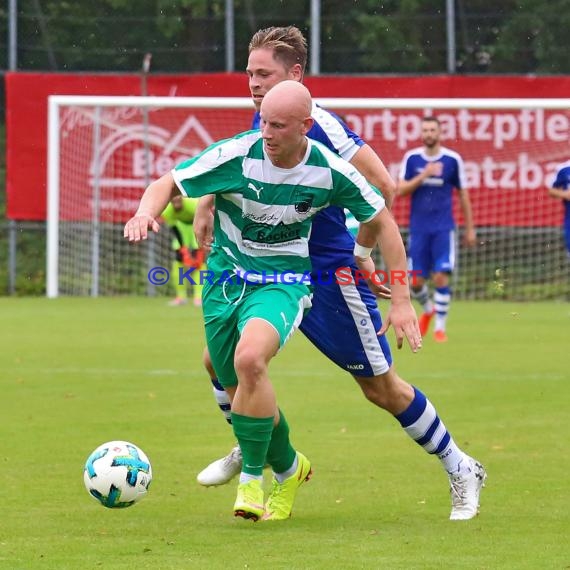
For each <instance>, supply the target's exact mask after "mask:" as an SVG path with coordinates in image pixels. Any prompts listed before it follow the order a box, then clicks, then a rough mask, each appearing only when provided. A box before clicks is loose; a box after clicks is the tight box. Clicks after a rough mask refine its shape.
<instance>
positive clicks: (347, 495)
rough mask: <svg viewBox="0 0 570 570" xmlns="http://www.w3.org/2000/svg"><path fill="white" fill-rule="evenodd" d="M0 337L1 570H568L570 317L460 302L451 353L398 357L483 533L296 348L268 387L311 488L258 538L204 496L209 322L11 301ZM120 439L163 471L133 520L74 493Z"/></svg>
mask: <svg viewBox="0 0 570 570" xmlns="http://www.w3.org/2000/svg"><path fill="white" fill-rule="evenodd" d="M0 318H1V323H2V329H1V333H0V334H1V346H2V351H1V353H0V370H1V371H2V372H1V374H2V375H1V385H2V390H1V396H0V568H2V569H4V568H6V569H10V570H29V569H36V568H41V569H57V570H62V569H78V568H85V569H93V568H104V569H105V570H115V569H129V570H131V569H134V568H137V569H146V568H148V569H151V568H152V569H158V570H166V569H189V568H191V569H194V568H199V569H202V568H204V569H208V570H209V569H218V568H219V569H225V570H227V569H230V568H231V569H233V568H242V569H243V568H248V569H262V568H263V569H266V568H270V569H282V568H283V569H284V568H288V569H313V568H315V569H320V568H323V569H329V568H342V569H368V568H370V569H376V568H386V569H416V568H417V569H431V568H433V569H441V568H453V569H462V568H469V569H474V568H475V569H490V570H491V569H492V570H494V569H499V568H515V569H532V570H536V569H538V568H541V569H542V568H547V569H558V568H559V569H563V568H568V567H569V566H570V554H569V551H568V546H567V541H568V531H569V529H570V522H569V511H570V504H569V502H568V497H569V490H570V488H569V485H568V444H569V441H570V433H569V431H570V430H569V428H568V417H569V415H568V414H569V402H570V382H569V381H570V371H569V368H570V367H569V358H568V334H569V330H570V305H568V304H546V303H544V304H517V305H515V304H507V303H459V302H458V303H455V304H454V306H453V308H452V316H451V318H450V338H451V340H450V342H449V343H448V344H446V345H437V344H434V343H433V342H432V341H431V339H427V341H426V342H425V344H424V348H423V349H422V351H421V352H420V353H419V354H417V355H413V354H412V353H411V352H410V350H409V349H406V348H404V349H403V350H402V351H398V352H396V355H395V356H396V363H397V368H398V370H399V372H400V374H401V375H402V376H403V377H404V378H406V379H407V380H408V381H410V382H412V383H414V384H416V385H417V386H418V387H420V388H421V389H422V390H423V391H424V392H425V393H426V394H427V395H428V397H429V398H430V399H431V400H432V401H433V403H434V404H435V405H436V407H437V409H438V411H439V413H440V415H441V416H442V419H443V420H444V422H445V423H446V425H447V427H448V428H449V429H450V431H451V432H452V435H453V436H454V437H455V439H456V440H457V441H458V442H459V443H460V445H461V446H463V447H464V449H465V450H466V451H468V452H469V453H470V454H472V455H473V456H475V457H477V458H478V459H479V460H481V461H482V462H483V463H484V464H485V466H486V468H487V471H488V473H489V479H488V483H487V487H486V489H484V491H483V494H482V508H481V514H480V516H479V517H477V518H476V519H474V520H472V521H469V522H455V523H452V522H450V521H449V520H448V516H449V508H450V507H449V494H448V487H447V477H446V475H445V473H444V471H443V469H442V468H441V467H440V465H439V462H438V461H437V460H436V459H435V458H433V457H430V456H427V455H426V454H425V453H424V451H423V450H422V449H421V448H419V447H418V446H417V445H415V444H414V443H413V442H411V441H410V440H409V439H408V438H407V437H406V435H405V434H404V433H403V431H402V430H401V429H400V427H399V425H398V424H397V422H396V421H395V420H394V419H393V418H391V417H390V416H389V415H388V414H387V413H385V412H382V411H380V410H378V409H377V408H374V407H373V406H372V405H371V404H369V403H367V402H366V401H365V400H364V398H363V397H362V395H361V394H360V392H359V390H358V388H357V386H356V384H355V383H354V382H353V381H352V379H351V378H350V377H349V376H348V375H347V374H346V373H343V372H342V371H340V370H338V369H337V368H336V367H335V366H333V365H332V364H330V363H329V362H328V361H326V360H325V359H324V357H323V356H322V355H320V354H319V353H318V352H317V351H316V350H314V349H313V348H312V347H311V345H309V343H308V342H307V341H306V340H305V339H304V337H303V336H302V335H301V334H298V335H296V336H295V337H294V338H293V340H292V341H291V343H290V344H289V345H288V346H287V347H286V348H285V350H284V351H283V353H282V354H280V355H279V356H278V357H277V359H276V360H275V361H274V362H273V364H272V378H273V380H274V383H275V386H276V389H277V393H278V398H279V400H280V403H281V405H282V406H283V408H284V410H285V411H286V413H287V417H288V420H289V423H290V425H291V429H292V439H293V443H294V444H295V445H296V447H298V448H299V449H300V450H302V451H303V452H304V453H306V454H307V455H308V456H309V457H310V458H311V460H312V462H313V464H314V467H315V473H314V477H313V479H312V480H311V482H310V483H309V484H307V485H306V486H304V487H303V488H301V490H300V492H299V496H298V500H297V503H296V509H295V512H294V515H293V517H292V518H291V519H290V520H289V521H286V522H283V523H257V524H254V523H251V522H250V521H244V520H241V519H240V520H237V519H234V518H233V517H232V506H233V501H234V498H235V485H234V484H233V483H232V484H230V485H227V486H225V487H222V488H215V489H205V488H202V487H200V486H199V485H198V484H197V483H196V482H195V475H196V473H197V472H198V471H199V470H200V469H201V468H202V467H204V466H205V465H206V464H207V463H208V462H209V461H211V460H213V459H215V458H217V457H219V456H221V455H223V454H225V453H226V452H227V451H229V449H230V448H231V446H232V445H233V439H232V434H231V431H230V429H229V427H228V426H227V425H226V423H225V421H223V419H222V417H221V414H220V412H219V411H218V410H217V407H216V405H215V403H214V400H213V398H212V395H211V390H210V386H209V383H208V381H207V377H206V375H205V373H204V371H203V370H202V368H201V364H200V356H201V350H202V347H203V332H202V322H201V314H200V312H199V311H198V310H196V309H194V308H193V307H189V306H187V307H181V308H168V307H166V306H165V300H164V299H152V300H149V299H142V298H141V299H139V298H111V299H99V300H90V299H60V300H51V301H48V300H45V299H29V298H26V299H7V298H0ZM325 333H326V331H323V334H325ZM112 439H126V440H132V441H133V442H134V443H136V444H138V445H140V446H141V447H142V449H143V450H144V451H145V452H146V453H147V454H148V455H149V457H150V459H151V461H152V464H153V469H154V481H153V484H152V486H151V489H150V493H149V495H148V497H146V498H145V499H144V500H143V501H142V502H141V503H140V504H138V505H136V506H134V507H132V508H130V509H125V510H117V511H114V510H109V509H105V508H103V507H101V506H99V505H98V503H96V501H94V500H93V499H92V498H90V497H89V496H88V494H87V492H86V491H85V488H84V486H83V479H82V470H83V465H84V462H85V459H86V458H87V456H88V454H89V453H90V452H91V451H92V450H93V449H94V448H95V447H96V446H97V445H99V444H101V443H103V442H105V441H108V440H112Z"/></svg>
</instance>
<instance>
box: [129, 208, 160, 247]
mask: <svg viewBox="0 0 570 570" xmlns="http://www.w3.org/2000/svg"><path fill="white" fill-rule="evenodd" d="M149 228H150V229H151V230H152V231H153V232H154V233H155V234H156V233H158V232H159V230H160V225H159V224H158V222H157V221H156V220H155V219H154V218H153V217H152V216H149V215H147V214H137V215H134V216H133V217H132V218H131V219H130V220H129V221H128V222H127V223H126V224H125V229H124V231H123V237H124V238H125V239H128V240H129V241H130V242H138V241H141V240H145V239H147V238H148V230H149Z"/></svg>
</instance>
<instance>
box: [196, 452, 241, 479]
mask: <svg viewBox="0 0 570 570" xmlns="http://www.w3.org/2000/svg"><path fill="white" fill-rule="evenodd" d="M240 472H241V449H240V447H239V445H236V446H235V447H234V448H233V449H232V450H231V451H230V452H229V454H228V455H226V456H225V457H222V458H221V459H218V460H216V461H214V462H213V463H210V465H208V467H206V468H205V469H203V470H202V471H200V473H198V476H197V477H196V479H197V480H198V483H200V485H204V486H205V487H213V486H216V485H225V484H226V483H229V482H230V481H231V480H232V479H233V478H234V477H235V476H236V475H237V474H238V473H240Z"/></svg>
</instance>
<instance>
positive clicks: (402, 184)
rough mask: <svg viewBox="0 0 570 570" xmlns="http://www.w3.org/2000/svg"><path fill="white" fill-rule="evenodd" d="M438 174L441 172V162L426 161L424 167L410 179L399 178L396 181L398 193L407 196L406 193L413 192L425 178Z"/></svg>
mask: <svg viewBox="0 0 570 570" xmlns="http://www.w3.org/2000/svg"><path fill="white" fill-rule="evenodd" d="M438 174H441V163H440V162H428V163H427V164H426V167H425V168H424V169H423V170H422V171H421V172H420V173H419V174H417V175H416V176H414V177H413V178H411V179H410V180H404V179H402V178H401V179H400V180H399V181H398V195H399V196H407V195H408V194H413V193H414V192H415V191H416V190H417V189H418V188H419V187H420V186H421V185H422V184H423V182H424V180H425V179H426V178H429V177H430V176H437V175H438Z"/></svg>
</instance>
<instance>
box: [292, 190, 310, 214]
mask: <svg viewBox="0 0 570 570" xmlns="http://www.w3.org/2000/svg"><path fill="white" fill-rule="evenodd" d="M313 199H314V196H313V195H312V194H311V192H310V191H308V190H307V189H305V188H300V189H298V190H297V191H296V192H295V195H294V196H293V200H294V205H295V212H297V214H306V213H307V212H308V211H309V210H310V209H311V208H312V207H313Z"/></svg>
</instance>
